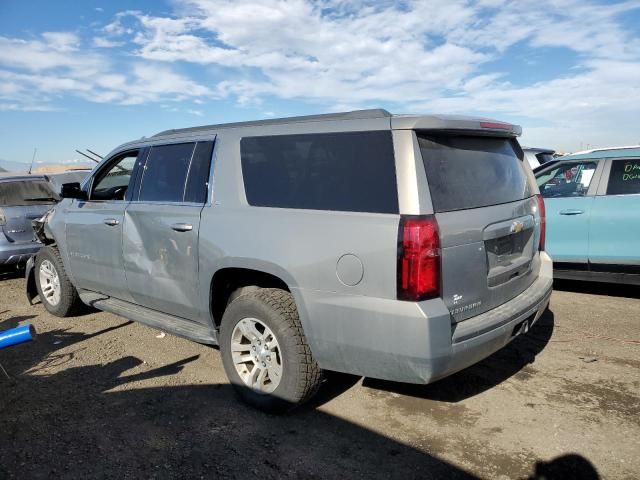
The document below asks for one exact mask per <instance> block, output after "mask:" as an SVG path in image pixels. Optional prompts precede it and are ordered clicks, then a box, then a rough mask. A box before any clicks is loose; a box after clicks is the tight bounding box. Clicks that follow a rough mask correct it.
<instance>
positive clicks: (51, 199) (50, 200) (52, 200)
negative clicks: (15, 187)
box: [23, 197, 58, 202]
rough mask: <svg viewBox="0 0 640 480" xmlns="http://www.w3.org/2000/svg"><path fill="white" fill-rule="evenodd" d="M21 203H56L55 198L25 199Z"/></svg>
mask: <svg viewBox="0 0 640 480" xmlns="http://www.w3.org/2000/svg"><path fill="white" fill-rule="evenodd" d="M23 201H25V202H57V201H58V199H57V198H53V197H34V198H25V199H24V200H23Z"/></svg>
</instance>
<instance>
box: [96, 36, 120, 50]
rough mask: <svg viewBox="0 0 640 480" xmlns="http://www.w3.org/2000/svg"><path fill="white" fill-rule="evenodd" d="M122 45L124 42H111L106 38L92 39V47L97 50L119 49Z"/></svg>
mask: <svg viewBox="0 0 640 480" xmlns="http://www.w3.org/2000/svg"><path fill="white" fill-rule="evenodd" d="M122 45H124V42H119V41H117V40H111V39H109V38H107V37H94V39H93V46H94V47H97V48H113V47H120V46H122Z"/></svg>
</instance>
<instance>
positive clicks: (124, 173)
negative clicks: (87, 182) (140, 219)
mask: <svg viewBox="0 0 640 480" xmlns="http://www.w3.org/2000/svg"><path fill="white" fill-rule="evenodd" d="M138 153H139V151H138V150H134V151H132V152H127V153H125V154H123V155H120V156H119V157H117V158H116V159H115V160H114V163H112V164H111V166H110V167H107V169H106V170H103V171H102V172H100V173H99V174H98V176H97V177H96V179H95V181H94V183H93V189H92V191H91V196H90V198H91V200H124V196H125V194H126V193H127V189H128V188H129V183H130V181H131V175H132V174H133V168H134V167H135V164H136V159H137V158H138Z"/></svg>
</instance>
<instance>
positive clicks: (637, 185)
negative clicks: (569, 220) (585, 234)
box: [589, 158, 640, 273]
mask: <svg viewBox="0 0 640 480" xmlns="http://www.w3.org/2000/svg"><path fill="white" fill-rule="evenodd" d="M589 237H590V242H589V262H590V263H591V270H594V271H605V272H606V271H613V272H623V273H624V272H628V273H640V268H639V266H640V249H638V245H639V244H640V243H639V242H640V241H639V239H640V158H628V159H611V160H607V163H606V166H605V173H604V174H603V178H602V181H601V182H600V188H599V189H598V194H597V195H596V197H595V198H594V201H593V208H592V211H591V222H590V225H589Z"/></svg>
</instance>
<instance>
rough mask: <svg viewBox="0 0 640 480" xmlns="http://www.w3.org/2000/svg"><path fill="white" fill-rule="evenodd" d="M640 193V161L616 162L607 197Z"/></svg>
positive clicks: (613, 166)
mask: <svg viewBox="0 0 640 480" xmlns="http://www.w3.org/2000/svg"><path fill="white" fill-rule="evenodd" d="M634 193H640V159H637V160H614V161H613V162H611V173H610V174H609V183H608V185H607V195H632V194H634Z"/></svg>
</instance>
